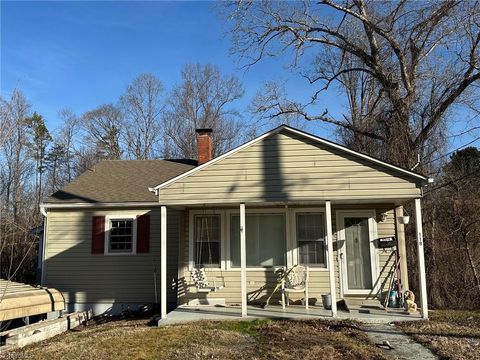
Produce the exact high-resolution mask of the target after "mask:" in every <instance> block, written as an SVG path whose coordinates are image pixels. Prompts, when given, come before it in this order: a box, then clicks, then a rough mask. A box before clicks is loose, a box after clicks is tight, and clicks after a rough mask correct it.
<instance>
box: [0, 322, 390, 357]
mask: <svg viewBox="0 0 480 360" xmlns="http://www.w3.org/2000/svg"><path fill="white" fill-rule="evenodd" d="M0 358H2V359H82V360H84V359H105V360H109V359H181V360H185V359H222V360H230V359H232V360H233V359H259V360H263V359H285V360H288V359H292V360H293V359H295V360H298V359H315V360H321V359H337V358H338V359H340V358H341V359H346V360H350V359H351V360H363V359H365V360H366V359H378V360H383V359H386V357H385V355H384V354H383V353H382V352H381V351H380V350H379V349H378V348H376V347H375V346H374V345H373V344H371V343H370V341H369V340H368V337H367V335H366V334H365V333H364V332H363V331H362V330H361V329H360V328H359V327H358V326H357V324H356V323H354V322H341V321H324V320H308V321H287V320H285V321H271V320H255V321H223V322H219V321H216V322H213V321H201V322H195V323H189V324H183V325H174V326H167V327H160V328H153V327H148V326H147V325H146V321H139V320H135V321H115V322H109V323H105V324H99V325H93V326H87V327H85V328H83V329H81V331H70V332H67V333H65V334H62V335H59V336H57V337H55V338H53V339H50V340H47V341H44V342H42V343H39V344H35V345H32V346H28V347H26V348H23V349H19V350H15V351H12V352H9V353H3V354H0Z"/></svg>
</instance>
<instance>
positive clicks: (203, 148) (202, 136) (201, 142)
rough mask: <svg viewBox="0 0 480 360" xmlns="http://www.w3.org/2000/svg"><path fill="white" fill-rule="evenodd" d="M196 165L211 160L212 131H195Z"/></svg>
mask: <svg viewBox="0 0 480 360" xmlns="http://www.w3.org/2000/svg"><path fill="white" fill-rule="evenodd" d="M195 132H196V133H197V149H198V156H197V160H198V165H202V164H204V163H206V162H207V161H210V160H212V129H196V130H195Z"/></svg>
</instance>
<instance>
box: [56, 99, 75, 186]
mask: <svg viewBox="0 0 480 360" xmlns="http://www.w3.org/2000/svg"><path fill="white" fill-rule="evenodd" d="M58 116H59V118H60V120H61V126H60V129H59V130H58V136H56V139H55V143H57V144H59V145H61V146H62V147H63V149H64V151H65V174H64V175H65V179H64V182H70V181H72V180H73V178H74V176H75V168H76V161H75V158H76V156H75V154H76V146H77V144H76V143H77V141H78V132H79V127H80V120H79V118H78V117H77V115H75V113H74V112H73V110H72V109H69V108H64V109H62V110H60V111H59V112H58Z"/></svg>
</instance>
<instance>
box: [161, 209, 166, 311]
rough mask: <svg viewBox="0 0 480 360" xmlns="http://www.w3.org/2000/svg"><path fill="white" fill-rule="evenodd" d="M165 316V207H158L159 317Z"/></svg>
mask: <svg viewBox="0 0 480 360" xmlns="http://www.w3.org/2000/svg"><path fill="white" fill-rule="evenodd" d="M166 317H167V207H166V206H162V207H161V208H160V318H161V319H164V318H166Z"/></svg>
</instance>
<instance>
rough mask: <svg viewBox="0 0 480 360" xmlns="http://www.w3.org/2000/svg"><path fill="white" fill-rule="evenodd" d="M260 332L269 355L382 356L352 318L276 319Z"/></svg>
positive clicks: (311, 357)
mask: <svg viewBox="0 0 480 360" xmlns="http://www.w3.org/2000/svg"><path fill="white" fill-rule="evenodd" d="M260 333H261V334H262V339H263V342H264V343H263V349H264V351H265V353H266V354H268V356H267V357H268V358H270V359H286V360H287V359H292V360H293V359H295V360H298V359H307V360H309V359H359V360H361V359H386V357H385V355H383V354H382V352H381V351H380V350H379V349H377V348H375V347H374V346H373V345H372V344H371V342H370V341H369V339H368V337H367V336H366V334H365V333H364V332H363V331H362V330H361V329H360V327H359V326H358V325H357V324H355V323H352V322H325V321H296V322H292V321H276V322H272V323H269V324H266V325H264V326H262V328H261V329H260Z"/></svg>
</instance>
